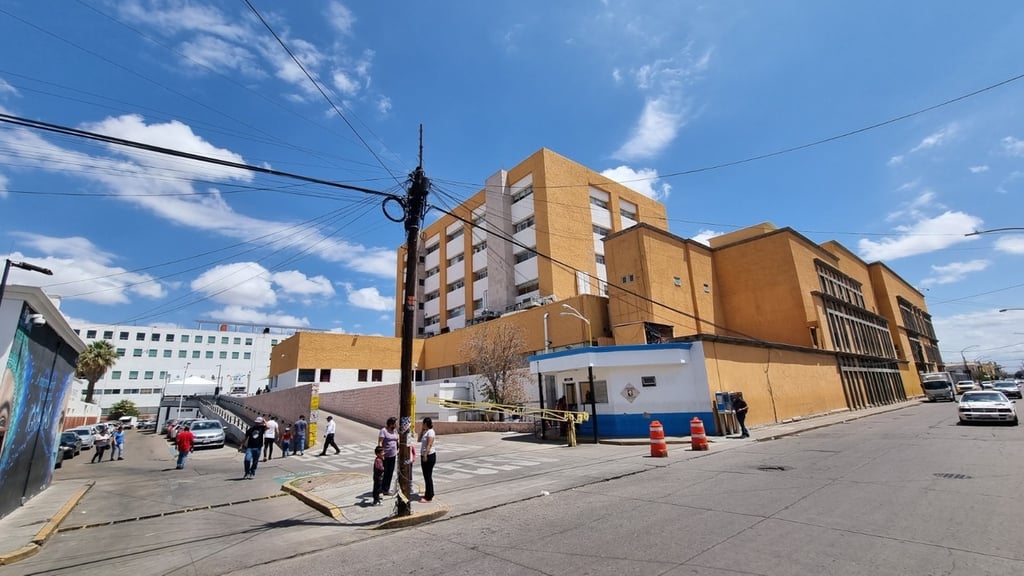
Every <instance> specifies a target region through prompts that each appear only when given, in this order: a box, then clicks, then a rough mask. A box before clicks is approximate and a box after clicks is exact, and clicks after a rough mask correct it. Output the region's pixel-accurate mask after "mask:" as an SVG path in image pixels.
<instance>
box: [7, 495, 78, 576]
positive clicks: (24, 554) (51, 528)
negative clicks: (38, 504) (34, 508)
mask: <svg viewBox="0 0 1024 576" xmlns="http://www.w3.org/2000/svg"><path fill="white" fill-rule="evenodd" d="M95 484H96V482H95V481H91V482H89V483H87V484H85V485H83V486H82V487H81V488H79V489H78V490H76V491H75V492H74V494H72V495H71V498H69V499H68V501H67V502H65V503H64V505H63V506H61V507H60V509H59V510H57V513H56V514H54V515H53V516H51V517H50V519H49V520H47V521H46V524H44V525H43V527H42V528H40V529H39V532H36V535H35V536H34V537H33V538H32V541H31V542H30V543H29V544H27V545H25V546H22V547H21V548H18V549H17V550H15V551H14V552H9V553H7V554H0V566H7V565H10V564H14V563H15V562H19V561H21V560H24V559H25V558H28V557H30V556H34V555H36V554H37V553H38V552H39V550H40V549H41V548H42V547H43V544H44V543H45V542H46V541H47V540H49V539H50V536H53V535H54V533H56V532H57V529H58V528H60V524H61V522H63V521H64V519H65V518H67V516H68V514H70V513H71V510H73V509H74V508H75V506H78V503H79V502H80V501H81V500H82V498H83V497H84V496H85V493H86V492H88V491H89V489H90V488H92V487H93V486H94V485H95Z"/></svg>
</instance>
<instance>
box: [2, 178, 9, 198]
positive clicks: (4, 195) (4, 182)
mask: <svg viewBox="0 0 1024 576" xmlns="http://www.w3.org/2000/svg"><path fill="white" fill-rule="evenodd" d="M10 182H11V181H10V180H8V179H7V176H4V175H3V174H0V198H7V194H8V192H7V187H8V186H9V185H10Z"/></svg>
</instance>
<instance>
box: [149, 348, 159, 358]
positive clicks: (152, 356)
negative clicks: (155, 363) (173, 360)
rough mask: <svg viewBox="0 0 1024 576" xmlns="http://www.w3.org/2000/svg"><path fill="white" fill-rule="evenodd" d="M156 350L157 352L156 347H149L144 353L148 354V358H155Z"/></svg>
mask: <svg viewBox="0 0 1024 576" xmlns="http://www.w3.org/2000/svg"><path fill="white" fill-rule="evenodd" d="M157 352H158V350H157V349H156V348H150V349H149V350H147V351H146V354H147V355H148V356H149V357H150V358H156V353H157Z"/></svg>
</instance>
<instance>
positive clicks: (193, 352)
mask: <svg viewBox="0 0 1024 576" xmlns="http://www.w3.org/2000/svg"><path fill="white" fill-rule="evenodd" d="M192 357H193V358H199V350H193V351H192Z"/></svg>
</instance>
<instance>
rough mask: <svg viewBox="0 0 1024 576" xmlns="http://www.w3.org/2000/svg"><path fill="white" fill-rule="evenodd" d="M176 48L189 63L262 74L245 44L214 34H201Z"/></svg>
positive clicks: (222, 69) (216, 68)
mask: <svg viewBox="0 0 1024 576" xmlns="http://www.w3.org/2000/svg"><path fill="white" fill-rule="evenodd" d="M178 50H179V51H180V52H181V53H182V54H183V55H184V56H186V57H187V58H188V60H189V62H188V63H189V64H192V65H197V66H202V67H205V68H211V69H213V70H219V71H226V70H237V71H238V72H241V73H243V74H245V75H247V76H255V77H259V76H263V75H264V74H263V71H262V70H261V69H260V67H259V63H258V62H257V60H256V55H255V54H253V53H252V51H251V50H249V49H248V48H247V47H246V46H242V45H239V44H234V43H231V42H228V41H226V40H224V39H223V38H218V37H216V36H207V35H201V36H198V37H197V38H196V39H194V40H190V41H186V42H183V43H182V44H181V46H180V47H179V48H178Z"/></svg>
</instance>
